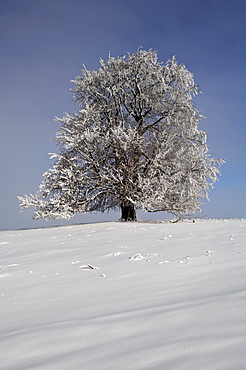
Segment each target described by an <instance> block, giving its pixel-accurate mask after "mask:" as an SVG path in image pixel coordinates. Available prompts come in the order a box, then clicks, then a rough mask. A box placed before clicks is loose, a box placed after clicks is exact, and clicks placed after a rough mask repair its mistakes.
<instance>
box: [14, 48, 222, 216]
mask: <svg viewBox="0 0 246 370" xmlns="http://www.w3.org/2000/svg"><path fill="white" fill-rule="evenodd" d="M72 82H73V83H74V85H75V86H74V88H73V89H72V91H73V94H74V95H73V97H74V101H75V102H76V104H77V106H78V111H77V113H75V114H73V115H70V114H66V115H65V116H64V117H63V118H56V120H57V121H59V122H61V128H60V130H59V131H58V133H57V134H56V139H55V140H56V142H57V144H58V145H59V153H57V154H54V153H53V154H52V155H51V158H55V161H54V164H53V167H52V168H51V169H49V170H48V171H47V172H45V173H44V180H43V182H42V183H41V185H40V188H39V191H38V192H37V194H35V195H32V194H31V195H29V196H27V195H25V196H22V197H19V200H20V203H21V209H22V210H23V209H25V208H27V207H30V206H33V207H35V208H36V212H35V214H34V219H39V218H46V219H67V218H70V217H72V216H74V215H75V214H76V213H78V212H82V213H85V212H93V211H102V212H104V211H106V210H110V209H121V211H122V216H121V219H122V220H125V221H127V220H136V210H137V209H142V210H144V211H148V212H157V211H167V212H169V213H171V214H174V215H176V216H178V217H182V216H183V215H185V214H193V213H195V212H197V211H198V210H200V209H201V199H202V198H204V197H205V198H208V191H209V189H210V188H211V187H212V186H213V183H214V182H215V181H216V180H217V177H218V174H219V166H220V164H221V163H222V162H223V161H222V160H221V159H219V160H217V159H213V158H211V157H210V155H209V154H208V147H207V145H206V133H205V132H204V131H202V130H199V129H198V124H199V122H200V120H201V118H202V116H201V115H200V114H199V112H198V110H197V109H196V107H195V105H194V102H193V97H194V96H195V95H197V94H198V93H199V90H198V87H197V85H196V84H195V82H194V79H193V75H192V74H191V73H190V72H189V71H188V70H187V69H186V67H185V66H184V65H183V64H179V63H178V62H177V61H176V59H175V57H173V58H172V59H171V60H168V61H167V63H165V64H163V63H160V62H159V61H158V57H157V53H156V52H155V51H154V50H152V49H151V50H148V51H145V50H142V49H139V50H137V51H136V52H135V53H133V54H130V53H128V54H126V55H123V56H121V57H118V58H114V57H112V56H110V55H109V57H108V60H107V61H106V62H104V61H103V60H100V67H99V68H98V70H95V71H89V70H87V69H86V67H85V66H84V67H83V70H82V74H81V75H79V76H77V77H76V78H75V79H74V80H73V81H72Z"/></svg>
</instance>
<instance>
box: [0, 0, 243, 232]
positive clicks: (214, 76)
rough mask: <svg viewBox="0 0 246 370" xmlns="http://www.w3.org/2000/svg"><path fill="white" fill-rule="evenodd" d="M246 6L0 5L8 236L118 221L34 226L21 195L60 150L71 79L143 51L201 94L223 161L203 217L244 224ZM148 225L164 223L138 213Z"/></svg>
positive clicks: (1, 196) (127, 1)
mask: <svg viewBox="0 0 246 370" xmlns="http://www.w3.org/2000/svg"><path fill="white" fill-rule="evenodd" d="M245 35H246V2H245V1H244V0H233V1H231V0H230V1H229V0H212V1H210V0H206V1H204V0H186V1H183V0H151V1H149V0H22V1H19V0H0V50H1V52H0V66H1V68H0V81H1V87H0V108H1V116H0V117H1V118H0V125H1V138H0V140H1V145H0V171H1V172H0V173H1V181H0V187H1V189H0V229H12V228H14V229H16V228H17V229H21V228H33V227H43V226H52V225H59V224H62V225H64V224H68V223H81V222H82V223H83V222H99V221H107V220H117V219H118V218H119V214H117V213H113V212H110V213H105V214H101V213H97V214H86V215H83V214H80V215H76V216H75V217H74V218H73V219H71V220H69V221H62V222H59V221H48V222H47V221H44V220H39V221H34V220H32V215H33V209H28V210H26V211H24V212H20V210H19V204H18V200H17V196H18V195H24V194H31V193H32V194H34V193H36V191H37V190H38V187H39V184H40V182H41V181H42V178H43V177H42V174H43V173H44V172H45V171H46V170H48V169H49V168H51V167H52V163H53V162H52V160H50V158H49V155H48V153H53V152H57V151H58V148H57V147H56V145H55V143H54V141H53V140H52V138H54V137H55V134H56V132H57V131H58V130H59V122H55V121H54V118H55V117H56V116H57V117H63V115H64V113H65V112H69V113H74V112H76V110H77V108H76V106H75V105H74V103H73V102H72V93H71V91H70V89H71V88H72V87H73V86H72V85H73V84H72V83H71V82H70V81H71V79H73V78H75V77H76V76H77V75H79V74H80V71H81V68H82V65H83V64H85V65H86V67H87V69H89V70H93V69H97V68H98V66H99V59H100V58H102V59H107V56H108V53H109V52H110V54H111V55H112V56H115V57H117V56H120V55H122V54H125V53H126V52H130V53H132V52H135V51H136V50H137V48H138V47H139V46H142V47H143V48H144V49H146V50H147V49H150V48H152V49H155V50H156V51H157V53H158V57H159V61H160V62H166V61H167V60H168V59H170V58H171V57H172V56H173V55H175V56H176V58H177V60H178V62H179V63H183V64H185V65H186V67H187V68H188V70H190V71H191V72H192V73H193V74H194V78H195V82H196V83H197V84H198V85H199V88H200V89H201V91H202V92H203V94H200V95H199V96H198V97H197V98H196V107H197V108H198V109H199V111H200V112H201V114H203V115H204V116H205V117H206V119H204V120H202V122H201V124H200V129H203V130H205V131H207V134H208V141H207V143H208V146H209V149H210V154H211V156H212V157H214V158H224V159H225V160H226V163H225V164H224V165H223V166H222V167H221V176H220V178H219V181H218V182H216V183H215V187H214V189H212V190H211V192H210V202H207V201H206V200H204V206H203V209H202V211H201V213H200V214H199V216H200V217H209V218H245V217H246V196H245V183H246V165H245V159H246V146H245V136H246V135H245V134H246V126H245V114H244V110H245V102H246V90H245V80H246V72H245V65H246V46H245ZM139 217H140V218H144V219H150V218H153V217H154V218H157V219H162V218H165V217H166V215H165V214H163V213H161V214H160V213H157V214H154V216H153V215H151V216H150V215H149V214H144V213H142V212H140V213H139Z"/></svg>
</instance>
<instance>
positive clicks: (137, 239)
mask: <svg viewBox="0 0 246 370" xmlns="http://www.w3.org/2000/svg"><path fill="white" fill-rule="evenodd" d="M245 237H246V220H206V221H205V220H198V221H197V222H195V223H193V222H183V223H177V224H171V223H147V222H146V223H141V222H139V223H113V222H112V223H99V224H85V225H74V226H67V227H57V228H45V229H30V230H15V231H12V230H11V231H2V232H0V250H1V262H0V263H1V266H0V284H1V285H0V305H1V333H0V346H1V355H0V363H1V369H2V370H16V369H18V370H22V369H42V370H43V369H49V370H54V369H57V370H58V369H59V370H62V369H64V370H67V369H73V370H74V369H87V368H89V369H90V370H93V369H100V370H106V369H107V370H111V369H117V370H126V369H131V370H135V369H148V370H150V369H151V370H154V369H165V370H174V369H175V370H179V369H180V370H181V369H182V370H186V369H187V370H191V369H202V370H204V369H209V370H212V369H213V370H215V369H216V370H217V369H221V370H222V369H223V370H226V369H228V370H229V369H234V370H239V369H245V368H246V358H245V348H246V310H245V302H246V289H245V265H246V243H245V240H246V238H245Z"/></svg>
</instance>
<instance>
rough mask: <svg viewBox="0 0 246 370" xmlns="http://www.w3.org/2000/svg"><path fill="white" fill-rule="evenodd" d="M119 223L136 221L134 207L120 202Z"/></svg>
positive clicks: (127, 202) (129, 203)
mask: <svg viewBox="0 0 246 370" xmlns="http://www.w3.org/2000/svg"><path fill="white" fill-rule="evenodd" d="M120 207H121V219H120V220H121V221H137V214H136V210H135V208H134V205H133V204H132V203H131V202H129V201H126V202H122V203H121V205H120Z"/></svg>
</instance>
